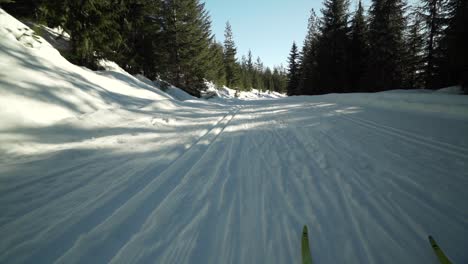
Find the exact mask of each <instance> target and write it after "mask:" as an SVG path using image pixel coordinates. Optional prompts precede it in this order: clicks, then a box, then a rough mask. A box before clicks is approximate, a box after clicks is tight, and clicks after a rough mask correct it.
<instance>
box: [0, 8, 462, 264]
mask: <svg viewBox="0 0 468 264" xmlns="http://www.w3.org/2000/svg"><path fill="white" fill-rule="evenodd" d="M0 11H1V10H0ZM3 16H5V15H3ZM0 18H1V19H0V21H1V20H2V19H4V20H3V21H5V17H3V18H2V17H1V16H0ZM6 20H8V19H6ZM18 23H19V22H18ZM6 32H9V31H5V30H4V31H0V33H2V34H7V33H6ZM2 36H3V35H2ZM2 36H0V44H1V45H2V46H0V48H1V49H0V62H1V61H4V62H5V61H8V63H9V64H8V65H10V66H8V65H7V64H0V68H1V69H0V74H2V72H8V74H5V75H0V78H1V79H0V81H1V82H0V88H1V89H0V93H1V94H0V96H7V97H3V98H8V100H6V99H4V102H5V104H2V105H1V109H0V114H1V115H0V116H1V117H2V119H3V120H2V122H3V123H2V124H1V125H0V212H1V213H0V237H1V239H0V263H108V262H110V263H203V264H204V263H300V256H301V235H302V227H303V225H304V224H306V225H307V226H308V227H309V236H310V244H311V249H312V250H311V251H312V256H313V258H314V263H318V264H320V263H356V264H357V263H379V264H380V263H384V264H385V263H392V264H393V263H416V264H418V263H421V264H422V263H437V259H436V257H435V255H434V253H433V251H432V249H431V247H430V245H429V242H428V241H427V235H428V234H431V235H433V236H434V237H435V238H436V239H437V241H438V243H439V245H440V246H441V247H442V248H443V249H444V251H445V253H446V254H447V255H448V256H450V257H451V259H452V260H453V261H454V262H455V263H466V262H468V252H467V251H466V249H467V245H468V202H467V201H468V192H467V189H468V137H467V135H468V117H467V114H466V113H468V112H464V111H463V109H465V110H468V107H467V105H468V101H467V99H466V97H463V96H460V95H450V94H444V95H443V96H440V94H437V93H427V92H424V93H418V92H414V93H412V95H411V100H409V101H408V100H405V98H408V97H407V94H406V93H404V92H401V93H398V92H395V93H389V95H387V94H385V93H383V94H376V95H366V96H365V99H360V100H358V98H362V97H360V96H361V95H328V96H315V97H293V98H282V99H269V100H253V99H252V98H251V97H249V99H250V100H248V101H243V100H238V99H236V98H229V99H226V100H222V98H221V99H216V100H214V101H209V100H208V101H207V100H196V99H193V100H185V101H178V100H175V99H173V98H172V97H171V96H166V95H165V94H164V93H163V92H161V91H159V90H158V89H157V88H155V87H152V86H151V85H150V84H148V83H147V81H146V83H145V82H142V81H140V80H139V79H136V78H134V77H132V76H130V75H128V74H126V73H122V72H118V71H117V72H116V71H113V72H109V71H108V72H100V73H94V72H91V71H89V70H85V69H82V68H79V67H76V66H73V65H70V64H69V63H68V62H66V61H65V60H64V59H63V58H61V57H60V58H61V59H60V60H59V61H56V60H55V59H54V58H56V57H58V56H59V55H58V54H56V57H52V58H48V57H47V56H45V55H41V54H42V53H41V52H40V51H37V50H34V48H31V47H23V46H17V44H15V43H16V42H15V41H17V40H15V38H3V37H2ZM29 49H33V51H31V50H29ZM36 53H37V54H36ZM40 55H41V56H42V57H41V56H40ZM22 58H23V59H24V60H23V59H22ZM34 58H35V61H32V62H28V61H27V60H26V59H34ZM3 59H5V60H3ZM11 65H14V67H11ZM38 68H39V69H40V70H41V72H42V73H41V74H39V73H38V74H37V76H41V77H37V76H36V75H34V72H35V71H36V70H37V69H38ZM35 69H36V70H35ZM20 73H25V74H20ZM26 73H30V74H29V75H27V74H26ZM20 75H21V76H20ZM67 76H68V77H67ZM140 79H141V78H140ZM26 83H27V84H28V85H25V84H26ZM418 94H419V95H418ZM48 96H49V97H50V98H49V97H48ZM373 99H375V100H374V101H373ZM25 100H27V101H30V102H37V103H38V104H40V105H41V106H42V108H41V109H42V112H41V114H38V113H37V112H35V110H34V109H35V108H34V107H31V108H28V106H27V105H23V104H24V102H25ZM370 101H372V104H370V103H369V102H370ZM83 102H87V104H86V105H85V106H83V105H81V104H82V103H83ZM378 102H382V104H381V105H382V107H379V103H378ZM399 102H404V103H399ZM451 102H452V103H451ZM6 103H8V104H6ZM454 104H455V105H454ZM80 105H81V106H82V107H79V106H80ZM391 105H393V106H395V107H390V106H391ZM423 105H425V106H426V108H425V109H422V107H421V106H423ZM433 105H437V107H432V106H433ZM398 106H401V107H398ZM57 109H64V111H62V112H58V113H57V112H56V110H57ZM428 109H429V110H430V109H433V111H428ZM55 113H57V114H58V115H59V116H54V114H55ZM51 116H52V117H51ZM20 117H21V118H22V119H21V120H19V119H20ZM58 117H61V118H62V119H59V120H57V119H58ZM33 121H34V122H33Z"/></svg>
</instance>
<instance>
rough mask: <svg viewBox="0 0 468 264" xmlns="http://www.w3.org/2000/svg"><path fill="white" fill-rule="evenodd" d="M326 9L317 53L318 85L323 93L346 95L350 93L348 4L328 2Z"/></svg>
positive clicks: (337, 0) (323, 13) (330, 0)
mask: <svg viewBox="0 0 468 264" xmlns="http://www.w3.org/2000/svg"><path fill="white" fill-rule="evenodd" d="M324 6H325V7H324V8H323V9H322V19H321V25H320V33H321V36H320V39H319V49H318V52H317V65H318V76H319V81H318V85H319V87H320V89H321V90H322V92H324V93H330V92H345V91H347V90H348V79H347V76H346V72H347V67H346V65H347V64H346V63H347V44H348V37H347V33H348V27H347V24H348V15H347V10H348V2H347V0H325V2H324Z"/></svg>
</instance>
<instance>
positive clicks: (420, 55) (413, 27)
mask: <svg viewBox="0 0 468 264" xmlns="http://www.w3.org/2000/svg"><path fill="white" fill-rule="evenodd" d="M406 43H407V44H406V46H407V55H406V63H405V65H407V68H406V71H405V72H406V74H405V79H406V80H405V86H404V87H406V88H410V89H417V88H423V87H424V86H425V82H424V70H425V66H424V44H425V39H424V34H423V20H422V17H421V15H420V14H419V12H413V13H412V14H411V15H410V24H409V27H408V30H407V41H406Z"/></svg>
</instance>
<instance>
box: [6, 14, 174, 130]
mask: <svg viewBox="0 0 468 264" xmlns="http://www.w3.org/2000/svg"><path fill="white" fill-rule="evenodd" d="M102 65H103V66H105V67H107V68H108V70H109V71H104V72H93V71H91V70H88V69H86V68H83V67H79V66H76V65H73V64H71V63H69V62H68V61H67V60H66V59H64V58H63V57H62V56H61V55H60V53H59V52H58V51H57V50H56V49H55V48H54V47H52V46H51V45H50V44H49V43H48V42H47V41H45V40H44V39H43V38H41V37H40V36H38V35H36V34H35V33H34V31H32V30H31V29H30V28H29V27H27V26H26V25H24V24H23V23H21V22H19V21H18V20H16V19H15V18H13V17H12V16H10V15H9V14H7V13H6V12H5V11H3V10H2V9H0V105H2V107H1V108H0V119H1V120H2V123H1V124H0V128H6V127H14V126H17V125H26V124H27V125H50V124H52V123H54V122H57V121H59V120H61V119H64V118H70V117H74V116H79V115H82V114H84V113H89V112H94V111H97V110H100V109H108V108H118V107H125V106H132V107H142V106H144V105H146V104H148V103H150V102H151V101H154V100H157V101H161V100H168V99H169V97H168V96H167V95H166V94H165V93H163V92H161V91H160V90H158V89H155V88H154V87H153V86H150V85H148V84H146V83H144V82H142V81H140V80H138V79H137V78H135V77H133V76H131V75H130V74H128V73H126V72H125V71H123V70H122V69H121V68H120V67H118V65H116V64H115V63H111V62H106V61H103V62H102ZM150 100H151V101H150Z"/></svg>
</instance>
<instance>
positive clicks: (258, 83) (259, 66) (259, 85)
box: [254, 57, 265, 91]
mask: <svg viewBox="0 0 468 264" xmlns="http://www.w3.org/2000/svg"><path fill="white" fill-rule="evenodd" d="M254 88H255V89H257V90H259V91H263V90H264V89H265V87H264V82H263V62H262V60H261V59H260V57H257V61H256V62H255V84H254Z"/></svg>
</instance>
